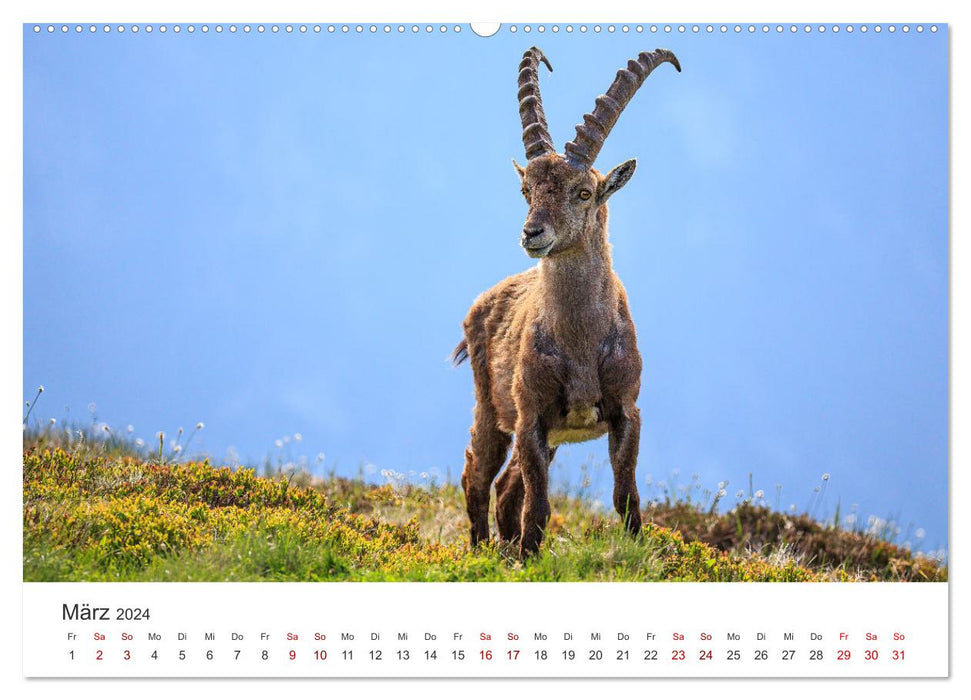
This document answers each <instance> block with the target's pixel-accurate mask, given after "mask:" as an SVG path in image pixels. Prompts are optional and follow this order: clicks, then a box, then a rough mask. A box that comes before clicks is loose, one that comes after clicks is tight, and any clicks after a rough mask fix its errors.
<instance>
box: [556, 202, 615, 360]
mask: <svg viewBox="0 0 971 700" xmlns="http://www.w3.org/2000/svg"><path fill="white" fill-rule="evenodd" d="M606 223H607V222H606V217H603V222H602V224H601V225H599V226H598V231H597V232H596V235H594V236H590V237H589V238H588V239H587V240H588V241H589V243H588V244H587V245H585V246H578V247H576V248H574V249H572V250H570V251H567V252H564V253H560V254H559V255H556V256H553V257H548V258H543V260H541V261H540V265H539V274H540V280H541V283H542V287H543V299H544V303H545V308H546V309H547V312H548V319H547V320H548V322H550V324H551V326H552V328H551V330H552V331H553V333H554V335H556V336H558V337H560V338H583V337H585V338H589V339H590V340H592V341H593V340H595V341H596V342H598V343H599V340H600V338H599V336H600V335H602V334H605V333H606V331H607V329H608V328H609V326H610V323H611V322H612V320H613V314H614V311H615V309H616V308H617V290H616V288H615V285H614V284H613V269H612V267H611V262H610V246H609V244H608V243H607V226H606Z"/></svg>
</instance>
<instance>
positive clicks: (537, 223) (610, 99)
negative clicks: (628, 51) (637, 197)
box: [513, 46, 681, 258]
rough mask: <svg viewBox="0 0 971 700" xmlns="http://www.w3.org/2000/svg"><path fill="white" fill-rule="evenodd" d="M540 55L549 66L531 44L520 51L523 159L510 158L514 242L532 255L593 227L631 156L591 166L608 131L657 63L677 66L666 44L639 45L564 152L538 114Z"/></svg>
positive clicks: (630, 169) (573, 240) (630, 170)
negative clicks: (518, 230) (515, 195)
mask: <svg viewBox="0 0 971 700" xmlns="http://www.w3.org/2000/svg"><path fill="white" fill-rule="evenodd" d="M540 61H542V62H543V63H544V64H545V65H546V67H547V68H548V69H549V70H550V71H552V70H553V68H552V66H550V62H549V61H548V60H547V59H546V56H544V55H543V52H542V51H540V50H539V49H538V48H536V47H535V46H534V47H533V48H531V49H529V50H528V51H526V53H525V54H523V60H522V63H520V64H519V115H520V117H521V118H522V121H523V144H524V145H525V146H526V159H527V161H528V162H527V163H526V167H525V168H523V167H521V166H520V165H519V164H518V163H516V161H515V160H514V161H513V165H514V166H515V168H516V172H518V173H519V177H520V179H521V180H522V185H523V196H524V197H526V201H527V203H528V204H529V214H527V216H526V222H525V224H524V225H523V233H522V239H521V243H522V246H523V248H524V249H525V250H526V253H527V254H529V256H530V257H532V258H542V257H545V256H547V255H550V254H552V253H559V252H563V251H566V250H569V249H570V248H572V247H574V246H575V245H577V244H578V243H580V242H582V240H583V237H584V235H585V234H586V233H587V232H589V231H591V230H593V228H594V227H593V226H591V225H590V224H591V223H592V222H593V220H594V219H595V217H596V216H597V212H598V211H599V210H600V209H601V207H603V205H604V204H605V203H606V202H607V199H608V198H609V197H610V196H611V195H612V194H613V193H614V192H616V191H617V190H619V189H620V188H621V187H623V186H624V185H626V184H627V181H628V180H630V178H631V176H632V175H633V174H634V168H635V167H636V166H637V161H635V160H633V159H631V160H628V161H626V162H624V163H621V164H620V165H618V166H617V167H616V168H614V169H613V170H611V171H610V172H608V173H607V174H606V175H601V174H600V172H599V171H597V170H596V169H595V168H594V167H593V162H594V160H596V158H597V154H598V153H600V149H601V148H602V147H603V144H604V141H605V140H606V139H607V135H608V134H610V130H611V129H612V128H613V127H614V124H616V123H617V118H618V117H619V116H620V113H621V112H623V111H624V107H626V106H627V103H628V102H630V100H631V98H632V97H633V96H634V93H635V92H637V89H638V88H639V87H640V86H641V85H642V84H643V83H644V80H645V79H646V78H647V76H649V75H650V74H651V71H653V70H654V69H655V68H656V67H657V66H659V65H660V64H662V63H670V64H672V65H673V66H674V67H675V68H676V69H677V70H678V71H679V72H680V71H681V66H680V64H679V63H678V59H677V57H676V56H675V55H674V54H673V53H671V52H670V51H668V50H666V49H657V50H655V51H650V52H648V51H645V52H644V53H641V54H640V55H639V56H638V57H637V60H636V61H635V60H631V61H628V63H627V68H626V69H622V70H619V71H617V77H616V78H615V79H614V82H613V84H612V85H611V86H610V88H608V90H607V92H606V94H604V95H601V96H600V97H598V98H597V100H596V106H595V107H594V110H593V114H585V115H583V123H582V124H580V125H578V126H577V135H576V138H575V139H573V141H570V142H569V143H568V144H566V147H565V148H564V151H565V154H564V155H560V154H558V153H557V152H556V148H555V147H554V146H553V140H552V139H551V138H550V133H549V127H548V126H547V125H546V115H545V114H543V100H542V97H541V96H540V92H539V73H538V68H539V63H540Z"/></svg>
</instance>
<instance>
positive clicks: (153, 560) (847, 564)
mask: <svg viewBox="0 0 971 700" xmlns="http://www.w3.org/2000/svg"><path fill="white" fill-rule="evenodd" d="M47 435H48V434H47V433H46V432H45V431H40V432H34V433H28V434H26V435H25V447H24V467H23V475H24V481H23V485H24V521H23V522H24V535H23V537H24V540H23V542H24V561H23V566H24V572H23V575H24V580H28V581H847V580H850V581H852V580H907V581H925V580H931V581H941V580H946V578H947V570H946V568H944V567H941V566H940V565H939V563H938V562H937V561H935V560H932V559H929V558H927V557H923V556H920V555H913V554H911V553H910V552H909V551H908V550H906V549H904V548H902V547H900V546H897V545H894V544H892V543H889V542H886V541H883V540H879V539H876V538H874V537H872V536H868V535H866V534H865V533H860V532H850V531H846V530H842V529H839V528H837V527H835V526H832V525H831V526H824V525H822V524H820V523H818V522H817V521H815V520H813V519H811V518H809V517H808V516H805V515H801V516H794V515H785V514H782V513H778V512H774V511H772V510H770V509H768V508H766V507H763V506H753V505H749V504H742V505H739V506H737V507H736V508H735V509H734V510H733V511H731V512H729V513H721V514H719V513H716V512H715V509H714V508H705V507H702V506H700V505H697V504H691V503H689V502H686V501H674V502H672V501H668V502H663V503H655V504H654V505H652V506H651V507H649V508H648V509H647V510H646V511H645V514H644V517H645V526H644V528H643V530H642V532H641V534H640V536H638V537H637V538H631V537H629V536H628V535H627V534H625V533H624V532H623V530H622V528H621V527H620V523H619V520H618V518H617V517H616V516H615V515H614V514H607V513H604V512H603V511H602V510H601V509H599V508H598V507H596V505H595V504H593V503H591V502H590V501H589V500H587V499H586V498H583V497H578V496H576V495H573V496H570V495H566V494H558V495H555V496H554V497H553V499H552V509H553V516H552V519H551V521H550V525H549V529H548V535H547V539H546V541H545V543H544V545H543V547H542V548H541V550H540V552H539V554H538V555H536V556H534V557H532V558H530V559H528V560H527V561H525V562H521V561H519V560H518V559H517V558H516V557H515V556H513V555H514V552H512V551H503V549H502V548H501V547H500V546H499V545H497V544H495V543H493V544H492V545H489V546H485V547H479V548H477V549H474V550H473V549H470V548H469V546H468V535H467V532H468V530H467V528H468V521H467V518H466V515H465V510H464V499H463V496H462V493H461V491H460V490H459V489H458V488H456V487H455V486H454V485H450V484H444V485H437V486H436V485H425V486H414V485H405V484H402V485H397V486H392V485H391V484H385V485H382V486H376V485H373V484H367V483H364V482H363V481H361V480H349V479H343V478H338V477H334V476H331V477H329V478H325V479H320V478H314V477H312V476H310V475H309V474H307V473H302V472H297V473H290V474H286V475H281V474H277V475H273V476H258V475H257V474H256V473H255V472H254V471H253V470H251V469H245V468H241V469H229V468H226V467H222V468H217V467H214V466H212V465H210V464H209V462H187V463H171V462H170V461H166V460H165V459H164V456H163V458H161V459H160V458H158V457H157V456H152V455H149V454H147V453H145V451H138V450H133V449H131V446H130V445H126V444H125V443H124V441H118V442H117V443H111V444H106V443H104V442H102V443H92V442H90V441H89V442H86V443H79V444H74V445H73V446H71V447H69V448H68V449H65V446H64V445H63V444H58V442H57V441H55V440H50V439H47V437H45V436H47Z"/></svg>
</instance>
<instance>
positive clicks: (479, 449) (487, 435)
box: [462, 403, 511, 547]
mask: <svg viewBox="0 0 971 700" xmlns="http://www.w3.org/2000/svg"><path fill="white" fill-rule="evenodd" d="M470 432H471V434H472V440H471V441H470V442H469V446H468V447H467V448H466V449H465V470H464V471H463V472H462V488H463V489H464V490H465V507H466V509H467V511H468V513H469V521H470V523H471V528H470V530H469V534H470V539H471V542H472V546H473V547H474V546H475V545H477V544H478V543H479V542H483V541H485V542H488V540H489V493H490V491H491V490H492V480H493V479H495V478H496V474H498V473H499V470H500V469H501V468H502V463H503V462H505V461H506V455H507V454H509V443H510V442H511V438H510V437H509V436H508V435H506V434H505V433H504V432H502V431H501V430H499V428H498V427H497V426H496V420H495V411H494V410H493V409H492V407H491V406H483V405H482V404H481V403H479V404H476V407H475V420H474V422H473V423H472V429H471V431H470Z"/></svg>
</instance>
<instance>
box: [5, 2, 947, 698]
mask: <svg viewBox="0 0 971 700" xmlns="http://www.w3.org/2000/svg"><path fill="white" fill-rule="evenodd" d="M272 14H273V11H272V8H266V11H265V12H264V13H263V15H264V17H265V19H266V21H241V20H240V16H239V15H238V14H236V15H227V16H225V17H224V18H222V19H221V18H220V17H218V16H213V17H211V19H210V20H207V21H136V22H132V21H115V19H113V18H106V17H104V16H103V15H97V14H95V15H92V16H90V17H89V18H85V16H84V15H85V13H84V11H83V9H79V10H78V11H75V12H72V13H71V15H70V16H65V17H64V18H63V19H61V20H54V19H50V18H48V17H47V15H44V16H43V17H38V18H37V19H36V20H30V19H28V20H27V21H25V22H24V23H23V24H22V26H21V28H20V29H21V34H22V37H21V38H22V43H23V172H22V175H23V231H22V242H23V397H22V401H23V402H24V403H23V445H22V465H23V472H22V474H23V478H22V489H23V491H22V493H23V501H22V509H23V514H22V523H23V540H22V543H23V548H22V552H23V557H22V567H23V620H24V624H23V633H22V634H23V638H22V639H23V669H22V672H23V676H24V677H26V678H29V679H49V678H75V679H79V678H84V679H89V678H129V679H138V678H154V679H158V678H183V679H184V678H276V679H297V678H313V679H362V678H426V679H429V678H433V679H448V678H454V679H469V678H476V679H502V678H542V679H586V678H599V679H655V678H677V679H684V678H946V677H948V675H949V672H950V666H949V653H950V650H949V641H948V640H949V617H948V616H949V600H948V580H949V566H950V557H949V531H948V508H947V504H948V463H949V404H948V397H949V381H950V375H949V354H948V353H949V275H948V271H949V265H950V260H949V209H948V187H949V180H948V167H949V156H948V143H949V141H948V140H949V58H948V56H949V27H948V24H947V23H946V22H933V21H907V22H891V21H879V22H861V21H854V22H819V21H814V22H806V21H801V22H793V21H771V18H770V17H769V18H766V19H765V20H764V21H758V22H753V21H744V22H737V23H736V22H723V21H717V22H715V21H712V22H704V21H701V22H697V21H696V22H669V21H651V19H650V17H646V16H645V11H643V10H642V11H639V12H638V13H636V14H632V16H631V17H630V18H629V20H628V21H599V22H598V21H585V22H564V21H555V20H556V17H555V16H550V17H549V21H534V22H526V23H523V22H501V23H500V22H497V23H491V24H490V23H477V24H469V23H467V22H454V21H448V22H444V21H430V20H428V19H427V18H424V17H423V16H421V15H420V14H419V13H416V16H415V18H414V19H413V20H412V21H403V18H405V17H406V16H407V12H404V11H403V12H399V13H396V14H395V16H394V17H392V16H390V15H389V17H388V18H387V19H388V20H391V19H394V20H396V21H385V22H378V21H360V22H346V21H327V18H326V17H321V16H319V15H322V14H326V12H325V11H323V10H321V11H319V12H316V13H311V15H310V16H308V17H307V18H306V19H305V21H297V20H299V18H293V17H290V18H289V19H288V18H287V17H280V18H277V20H276V21H274V18H273V17H272ZM314 14H316V15H318V17H316V18H314V17H313V16H312V15H314ZM916 15H920V11H919V9H918V10H917V11H916V12H911V13H910V14H909V15H908V17H906V18H905V19H908V20H911V19H921V17H919V16H916ZM607 19H612V18H609V17H608V18H605V20H607ZM930 19H936V17H930ZM311 20H313V21H311ZM325 688H326V686H325ZM325 692H326V690H325Z"/></svg>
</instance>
